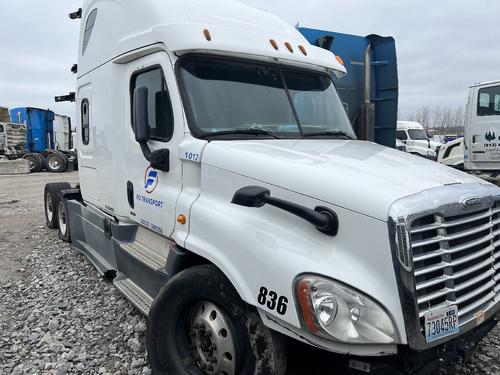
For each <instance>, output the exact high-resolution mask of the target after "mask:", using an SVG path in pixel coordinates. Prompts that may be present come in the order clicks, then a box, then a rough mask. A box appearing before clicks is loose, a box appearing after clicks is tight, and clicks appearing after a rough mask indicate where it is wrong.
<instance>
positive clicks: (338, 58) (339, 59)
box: [335, 55, 345, 65]
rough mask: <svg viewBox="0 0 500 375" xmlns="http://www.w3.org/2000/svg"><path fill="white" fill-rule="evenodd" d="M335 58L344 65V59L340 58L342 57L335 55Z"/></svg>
mask: <svg viewBox="0 0 500 375" xmlns="http://www.w3.org/2000/svg"><path fill="white" fill-rule="evenodd" d="M335 58H336V59H337V61H338V62H339V64H340V65H345V64H344V60H342V57H340V56H337V55H335Z"/></svg>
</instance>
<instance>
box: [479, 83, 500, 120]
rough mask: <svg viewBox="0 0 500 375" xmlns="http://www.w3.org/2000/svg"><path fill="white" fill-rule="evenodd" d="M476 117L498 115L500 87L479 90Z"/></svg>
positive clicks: (499, 109) (499, 113)
mask: <svg viewBox="0 0 500 375" xmlns="http://www.w3.org/2000/svg"><path fill="white" fill-rule="evenodd" d="M477 115H478V116H498V115H500V86H495V87H485V88H484V89H481V90H479V95H478V103H477Z"/></svg>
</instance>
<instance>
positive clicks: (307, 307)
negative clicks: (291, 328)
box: [297, 280, 319, 334]
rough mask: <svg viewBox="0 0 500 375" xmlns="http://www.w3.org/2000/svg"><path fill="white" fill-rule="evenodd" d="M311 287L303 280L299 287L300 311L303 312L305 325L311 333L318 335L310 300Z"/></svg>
mask: <svg viewBox="0 0 500 375" xmlns="http://www.w3.org/2000/svg"><path fill="white" fill-rule="evenodd" d="M310 286H311V285H310V283H309V281H308V280H301V281H300V282H299V283H298V285H297V299H298V300H299V306H300V311H301V312H302V319H303V321H304V324H305V325H306V327H307V328H308V329H309V331H310V332H311V333H314V334H316V333H318V331H319V330H318V327H317V325H316V322H315V319H314V316H313V308H312V306H311V301H310V300H309V292H310V291H309V288H310Z"/></svg>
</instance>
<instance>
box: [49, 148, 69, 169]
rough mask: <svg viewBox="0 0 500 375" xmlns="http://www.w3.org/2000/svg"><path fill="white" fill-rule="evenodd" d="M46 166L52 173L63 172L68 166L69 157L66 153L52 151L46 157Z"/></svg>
mask: <svg viewBox="0 0 500 375" xmlns="http://www.w3.org/2000/svg"><path fill="white" fill-rule="evenodd" d="M45 168H46V169H47V170H48V171H49V172H52V173H63V172H64V171H65V170H66V169H67V168H68V158H67V157H66V156H65V155H64V154H56V153H50V154H49V155H47V157H46V158H45Z"/></svg>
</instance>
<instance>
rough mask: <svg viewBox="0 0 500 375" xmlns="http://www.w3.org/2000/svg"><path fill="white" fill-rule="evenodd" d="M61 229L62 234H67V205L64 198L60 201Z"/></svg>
mask: <svg viewBox="0 0 500 375" xmlns="http://www.w3.org/2000/svg"><path fill="white" fill-rule="evenodd" d="M59 229H60V231H61V233H62V234H66V206H65V205H64V201H63V200H61V201H60V202H59Z"/></svg>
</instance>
